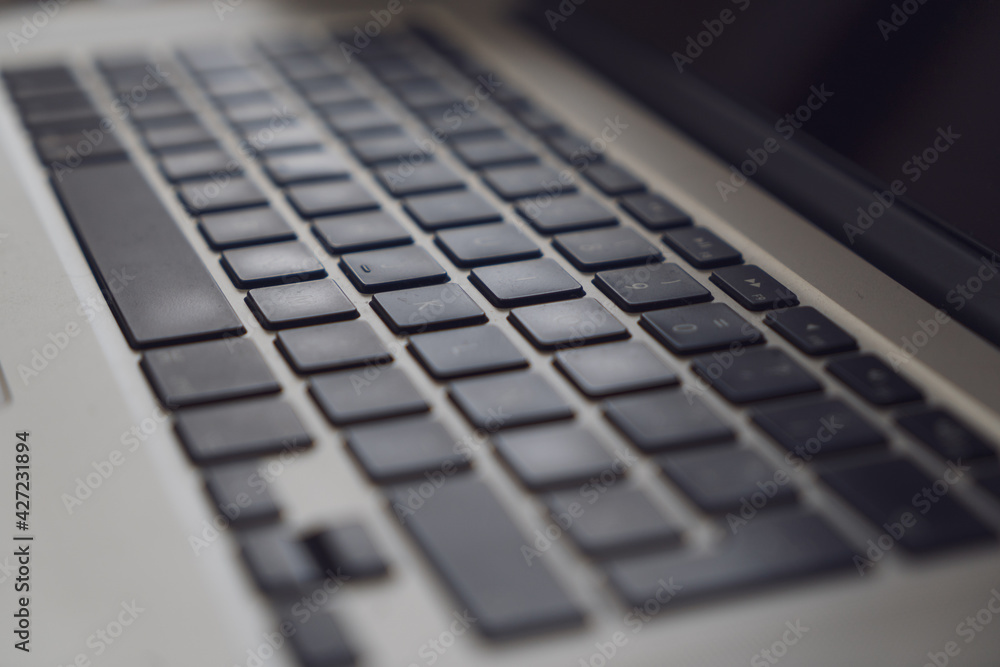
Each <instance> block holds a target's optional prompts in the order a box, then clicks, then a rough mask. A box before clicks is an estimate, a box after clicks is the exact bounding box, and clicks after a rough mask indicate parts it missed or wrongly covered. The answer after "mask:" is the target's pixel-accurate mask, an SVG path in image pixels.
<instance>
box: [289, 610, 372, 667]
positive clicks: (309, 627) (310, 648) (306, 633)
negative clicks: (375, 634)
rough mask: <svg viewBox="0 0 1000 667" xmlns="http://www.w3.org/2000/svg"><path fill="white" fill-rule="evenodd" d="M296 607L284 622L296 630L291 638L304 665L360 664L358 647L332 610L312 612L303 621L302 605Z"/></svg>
mask: <svg viewBox="0 0 1000 667" xmlns="http://www.w3.org/2000/svg"><path fill="white" fill-rule="evenodd" d="M296 604H299V603H296ZM293 609H295V611H291V612H290V613H287V614H286V615H285V617H284V619H283V623H282V626H285V624H288V625H289V626H291V627H293V628H295V630H296V631H295V633H293V634H292V635H290V636H289V638H288V641H289V643H290V644H291V645H292V648H293V649H294V650H295V655H296V657H297V658H298V659H299V663H300V664H301V665H302V667H353V665H355V664H356V662H357V658H356V657H355V655H354V651H353V650H352V649H351V647H350V645H349V644H348V643H347V639H346V638H345V637H344V633H343V632H342V631H341V629H340V626H338V625H337V624H336V623H335V622H334V620H333V618H331V617H330V615H329V614H328V613H326V612H324V611H320V612H318V613H315V614H311V615H310V616H309V617H308V619H307V620H306V621H305V622H303V621H302V619H301V618H300V616H301V613H302V612H301V607H300V608H297V609H296V608H295V607H294V605H293ZM296 612H298V613H296Z"/></svg>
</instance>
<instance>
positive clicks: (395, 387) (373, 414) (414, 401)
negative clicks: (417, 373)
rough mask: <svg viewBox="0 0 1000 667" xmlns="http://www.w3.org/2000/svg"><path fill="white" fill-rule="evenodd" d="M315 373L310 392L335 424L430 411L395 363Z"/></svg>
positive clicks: (310, 382)
mask: <svg viewBox="0 0 1000 667" xmlns="http://www.w3.org/2000/svg"><path fill="white" fill-rule="evenodd" d="M367 370H369V371H370V372H368V373H365V372H364V371H359V370H348V371H338V372H336V373H326V374H325V375H314V376H313V377H312V378H311V379H310V380H309V391H310V392H311V393H312V395H313V398H315V399H316V402H317V403H318V404H319V407H320V408H321V409H322V410H323V413H324V414H325V415H326V417H327V419H329V420H330V422H331V423H332V424H334V425H335V426H343V425H345V424H355V423H358V422H364V421H373V420H377V419H388V418H390V417H403V416H405V415H412V414H416V413H419V412H427V411H428V410H430V406H429V405H427V402H426V401H424V398H423V396H422V394H421V393H420V391H418V390H417V388H416V387H414V386H413V384H412V383H411V382H410V380H409V378H407V377H406V374H405V373H403V371H401V370H399V369H398V368H395V367H393V366H385V367H381V368H374V369H367Z"/></svg>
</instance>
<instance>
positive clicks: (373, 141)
mask: <svg viewBox="0 0 1000 667" xmlns="http://www.w3.org/2000/svg"><path fill="white" fill-rule="evenodd" d="M351 150H352V151H354V154H355V155H356V156H357V157H358V159H359V160H361V162H362V163H363V164H365V165H366V166H369V167H370V166H372V165H376V164H379V163H381V162H392V163H394V164H395V163H397V162H399V160H404V161H405V160H407V159H411V160H413V161H416V160H417V159H418V158H419V159H421V160H423V159H427V158H426V157H425V156H426V155H427V152H426V151H425V150H423V149H422V148H421V147H420V146H419V145H418V144H417V142H416V140H415V139H414V138H413V137H412V136H410V135H409V134H405V133H404V134H389V135H384V136H383V135H376V136H362V137H359V138H357V139H355V140H354V141H352V142H351Z"/></svg>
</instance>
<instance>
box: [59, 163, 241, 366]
mask: <svg viewBox="0 0 1000 667" xmlns="http://www.w3.org/2000/svg"><path fill="white" fill-rule="evenodd" d="M53 185H54V187H55V189H56V191H57V193H58V194H59V198H60V199H61V200H62V203H63V206H64V207H65V208H66V213H67V215H68V217H69V220H70V222H71V223H72V224H73V229H74V231H75V232H76V235H77V238H78V240H79V241H80V245H81V247H82V248H83V250H84V252H85V253H86V255H87V259H88V261H89V262H90V265H91V267H93V269H94V275H95V277H96V278H97V281H98V283H99V284H100V286H101V291H102V292H103V293H104V296H105V298H106V299H107V300H108V302H109V304H110V305H111V310H112V311H113V312H114V314H115V317H116V318H117V319H118V324H119V325H120V326H121V328H122V331H123V332H124V334H125V336H126V338H127V339H128V342H129V345H131V346H132V347H134V348H144V347H149V346H152V345H163V344H165V343H180V342H185V341H192V340H198V339H202V338H216V337H220V336H224V335H233V334H237V335H238V334H242V333H244V332H245V329H244V328H243V325H242V324H241V323H240V320H239V318H238V317H237V316H236V313H235V312H233V309H232V307H231V306H230V305H229V301H228V300H227V299H226V297H225V295H224V294H223V293H222V291H221V290H220V289H219V287H218V285H216V283H215V279H214V278H212V275H211V274H210V273H209V272H208V270H207V269H206V268H205V265H204V264H203V263H202V261H201V258H199V257H198V255H197V254H196V253H195V251H194V249H193V248H192V247H191V245H190V244H189V243H188V241H187V239H186V238H185V237H184V235H183V234H182V233H181V230H180V229H178V227H177V224H176V223H175V222H174V220H173V218H172V217H171V215H170V213H169V212H168V211H167V210H166V208H165V207H164V206H163V204H162V203H161V202H160V199H159V197H158V196H157V194H156V193H155V192H153V190H152V188H151V187H150V186H149V184H148V183H147V182H146V180H145V178H143V176H142V174H141V173H140V172H139V171H138V170H137V169H136V168H135V166H134V165H133V164H132V163H130V162H118V163H114V164H102V165H91V166H81V167H77V168H76V169H73V170H71V171H69V172H68V173H65V174H63V175H62V178H61V179H55V180H54V181H53ZM123 193H127V194H128V196H123ZM179 295H183V298H179Z"/></svg>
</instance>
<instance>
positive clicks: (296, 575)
mask: <svg viewBox="0 0 1000 667" xmlns="http://www.w3.org/2000/svg"><path fill="white" fill-rule="evenodd" d="M238 539H239V542H240V553H241V554H243V561H244V562H245V563H246V565H247V568H248V569H249V570H250V574H251V575H253V578H254V581H255V582H256V583H257V586H258V587H259V588H260V589H261V590H262V591H264V592H265V593H267V594H268V595H270V596H272V597H278V598H298V597H300V596H301V595H303V594H308V593H309V592H310V591H311V589H312V588H313V587H314V586H315V585H316V584H318V583H319V582H320V581H322V579H323V573H322V572H320V569H319V567H318V566H317V565H316V562H315V561H314V560H313V558H312V555H311V554H310V553H309V551H308V550H307V549H306V547H305V545H304V544H302V543H301V542H299V541H298V540H297V539H295V537H294V536H293V535H292V534H291V531H290V530H289V529H288V528H287V527H286V526H271V527H267V528H258V529H256V530H251V531H246V532H244V533H242V534H241V535H240V536H239V538H238Z"/></svg>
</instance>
